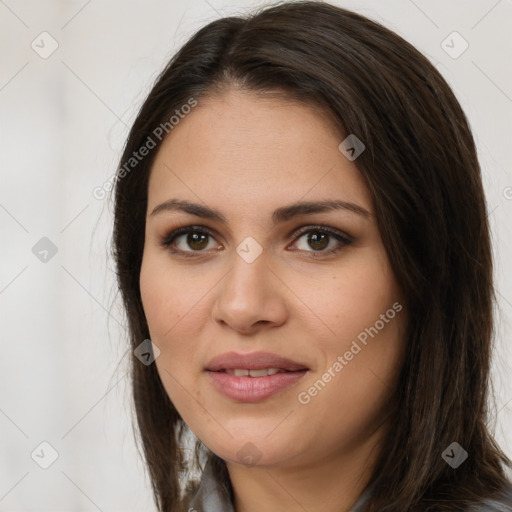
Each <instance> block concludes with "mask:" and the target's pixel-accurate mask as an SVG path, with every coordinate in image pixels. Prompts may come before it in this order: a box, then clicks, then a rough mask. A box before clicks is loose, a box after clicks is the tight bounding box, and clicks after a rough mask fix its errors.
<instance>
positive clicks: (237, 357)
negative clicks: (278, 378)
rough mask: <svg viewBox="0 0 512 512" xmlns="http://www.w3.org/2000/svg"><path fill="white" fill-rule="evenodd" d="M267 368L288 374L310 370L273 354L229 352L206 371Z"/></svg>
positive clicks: (213, 362) (213, 360) (216, 359)
mask: <svg viewBox="0 0 512 512" xmlns="http://www.w3.org/2000/svg"><path fill="white" fill-rule="evenodd" d="M266 368H276V369H278V370H283V371H288V372H295V371H299V370H308V368H307V367H306V366H305V365H303V364H301V363H298V362H296V361H292V360H291V359H287V358H284V357H281V356H277V355H275V354H271V353H270V352H252V353H250V354H238V353H236V352H227V353H226V354H221V355H220V356H217V357H214V358H213V359H212V360H211V361H210V362H209V363H208V364H207V365H206V370H207V371H210V372H219V371H226V370H237V369H245V370H263V369H266Z"/></svg>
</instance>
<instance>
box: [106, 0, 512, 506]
mask: <svg viewBox="0 0 512 512" xmlns="http://www.w3.org/2000/svg"><path fill="white" fill-rule="evenodd" d="M113 242H114V256H115V259H116V264H117V272H118V280H119V286H120V290H121V292H122V297H123V301H124V305H125V308H126V311H127V317H128V322H129V328H130V338H131V345H132V349H133V351H134V357H133V361H132V371H133V392H134V404H135V413H136V417H137V422H138V428H139V430H140V434H141V439H142V446H143V450H144V455H145V459H146V462H147V465H148V468H149V472H150V475H151V481H152V485H153V490H154V494H155V501H156V503H157V506H158V509H159V510H160V511H173V512H174V511H183V510H188V511H189V512H190V511H194V510H198V511H200V510H205V511H229V510H232V511H233V510H236V511H237V512H241V511H244V512H251V511H253V510H265V511H277V510H287V511H295V510H308V511H317V510H322V511H326V510H328V511H333V512H334V511H349V510H352V511H353V512H354V511H356V510H357V511H361V512H362V511H363V510H364V511H371V512H376V511H385V512H391V511H396V512H403V511H416V510H417V511H427V510H428V511H434V510H435V511H453V510H473V511H475V510H480V511H483V510H493V511H498V510H512V506H511V504H512V492H511V490H510V482H509V481H508V480H507V478H506V475H505V472H504V466H509V467H510V460H509V459H508V458H507V457H506V456H505V454H504V453H503V452H502V451H501V450H500V448H499V447H498V446H497V444H496V442H495V441H494V439H493V437H492V436H491V434H490V433H489V431H488V429H487V427H486V419H487V418H486V412H487V399H488V383H489V382H488V380H489V365H490V356H491V352H490V347H491V339H492V328H493V327H492V326H493V324H492V304H493V302H492V301H493V298H494V296H493V287H492V261H491V249H490V244H489V230H488V224H487V213H486V205H485V199H484V194H483V190H482V183H481V177H480V169H479V164H478V161H477V157H476V151H475V146H474V141H473V138H472V135H471V132H470V129H469V127H468V123H467V120H466V118H465V115H464V113H463V112H462V110H461V107H460V105H459V103H458V102H457V100H456V99H455V97H454V95H453V93H452V91H451V90H450V88H449V87H448V85H447V84H446V82H445V81H444V80H443V78H442V77H441V76H440V75H439V73H438V72H437V71H436V69H435V68H434V67H433V66H432V65H431V64H430V63H429V62H428V61H427V60H426V59H425V58H424V57H423V56H422V55H421V54H420V53H419V52H418V51H417V50H415V49H414V48H413V47H412V46H411V45H410V44H408V43H407V42H406V41H404V40H403V39H402V38H400V37H399V36H397V35H396V34H394V33H393V32H391V31H389V30H388V29H386V28H384V27H382V26H380V25H379V24H377V23H375V22H373V21H370V20H368V19H366V18H364V17H362V16H360V15H357V14H355V13H353V12H350V11H347V10H344V9H340V8H337V7H335V6H332V5H329V4H326V3H320V2H293V3H285V4H283V5H276V6H273V7H268V8H266V9H264V10H261V11H260V12H258V13H255V14H254V15H252V16H248V17H246V18H241V17H240V18H238V17H231V18H224V19H220V20H217V21H214V22H212V23H210V24H209V25H207V26H206V27H204V28H203V29H201V30H200V31H199V32H198V33H197V34H195V35H194V36H193V37H192V38H191V39H190V40H189V41H188V42H187V43H186V44H185V45H184V46H183V48H182V49H181V50H180V51H179V52H178V53H177V54H176V55H175V56H174V57H173V59H172V60H171V61H170V62H169V64H168V65H167V67H166V68H165V70H164V71H163V72H162V74H161V75H160V77H159V78H158V80H157V82H156V84H155V86H154V87H153V89H152V90H151V92H150V94H149V96H148V98H147V100H146V101H145V103H144V105H143V106H142V108H141V110H140V112H139V115H138V117H137V119H136V120H135V123H134V125H133V128H132V130H131V132H130V135H129V137H128V141H127V143H126V147H125V150H124V154H123V157H122V159H121V164H120V166H119V172H118V175H117V180H116V189H115V226H114V240H113ZM149 340H151V341H149ZM191 433H193V439H196V440H197V444H196V449H195V456H194V457H187V455H188V454H189V451H188V450H187V446H188V445H187V439H188V438H189V437H190V434H191ZM187 436H188V437H187ZM195 468H196V469H197V468H199V471H200V472H201V473H202V475H201V476H202V479H201V481H200V483H199V482H197V481H196V480H193V479H192V478H189V477H190V475H191V472H193V471H194V469H195Z"/></svg>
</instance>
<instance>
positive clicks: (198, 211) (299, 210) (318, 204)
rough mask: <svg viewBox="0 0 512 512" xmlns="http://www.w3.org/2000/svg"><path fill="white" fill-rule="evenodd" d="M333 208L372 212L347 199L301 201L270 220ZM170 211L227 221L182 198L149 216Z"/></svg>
mask: <svg viewBox="0 0 512 512" xmlns="http://www.w3.org/2000/svg"><path fill="white" fill-rule="evenodd" d="M335 210H345V211H349V212H352V213H356V214H358V215H361V216H363V217H364V218H366V219H369V218H370V217H371V216H372V214H371V213H370V212H369V211H368V210H366V209H365V208H363V207H362V206H359V205H358V204H355V203H350V202H347V201H338V200H336V201H334V200H324V201H302V202H298V203H294V204H290V205H288V206H282V207H280V208H277V209H276V210H274V212H273V213H272V222H273V224H274V225H276V224H279V223H281V222H285V221H287V220H289V219H291V218H293V217H298V216H299V215H312V214H314V213H324V212H330V211H335ZM170 211H182V212H185V213H189V214H191V215H195V216H197V217H202V218H205V219H211V220H217V221H220V222H223V223H225V224H226V223H227V221H226V217H225V216H224V215H223V214H222V213H221V212H220V211H219V210H216V209H214V208H210V207H209V206H204V205H201V204H198V203H192V202H190V201H186V200H184V199H169V200H167V201H164V202H163V203H161V204H159V205H157V206H155V208H154V209H153V211H152V212H151V214H150V216H155V215H157V214H159V213H162V212H170Z"/></svg>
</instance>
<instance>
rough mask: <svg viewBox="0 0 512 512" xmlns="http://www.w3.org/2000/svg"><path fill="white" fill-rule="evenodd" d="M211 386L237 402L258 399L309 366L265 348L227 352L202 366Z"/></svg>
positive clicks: (292, 381) (280, 388) (292, 382)
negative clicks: (261, 350) (244, 352)
mask: <svg viewBox="0 0 512 512" xmlns="http://www.w3.org/2000/svg"><path fill="white" fill-rule="evenodd" d="M205 370H206V372H207V374H208V375H209V377H210V379H211V380H210V382H211V383H212V385H213V386H214V388H215V389H216V390H217V391H219V392H220V393H221V394H222V395H224V396H225V397H227V398H229V399H231V400H234V401H237V402H261V401H263V400H266V399H267V398H270V397H271V396H273V395H275V394H276V393H279V392H280V391H283V390H285V389H287V388H289V387H291V386H293V385H295V384H296V383H297V382H298V381H299V380H300V379H302V378H303V377H304V375H306V373H307V372H308V370H309V368H307V367H306V366H305V365H304V364H301V363H299V362H296V361H292V360H291V359H287V358H284V357H281V356H277V355H275V354H271V353H268V352H253V353H250V354H238V353H236V352H229V353H226V354H222V355H220V356H217V357H215V358H213V359H212V360H211V361H210V362H209V363H208V364H207V365H206V368H205Z"/></svg>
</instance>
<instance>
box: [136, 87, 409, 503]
mask: <svg viewBox="0 0 512 512" xmlns="http://www.w3.org/2000/svg"><path fill="white" fill-rule="evenodd" d="M343 139H344V136H342V134H341V133H339V131H338V130H337V129H336V127H335V126H334V125H333V124H331V122H330V121H329V120H328V117H327V116H325V115H322V114H321V112H320V111H319V110H318V109H316V108H314V107H313V106H311V105H304V104H301V103H297V102H293V101H287V100H284V99H279V98H276V97H273V98H263V97H262V96H261V95H256V94H255V93H250V92H246V91H240V90H236V89H229V90H227V91H225V92H224V93H222V94H220V95H216V96H211V97H208V98H206V99H201V101H200V102H199V104H198V106H197V107H195V108H194V109H192V111H191V112H190V114H188V115H187V116H186V117H185V118H184V119H182V120H181V121H180V123H179V124H178V125H177V126H175V127H174V129H173V130H172V132H171V133H170V135H169V136H168V137H167V138H166V140H165V141H164V143H163V145H162V146H161V148H160V150H159V152H158V154H157V157H156V159H155V162H154V164H153V168H152V171H151V176H150V181H149V187H148V210H147V219H146V234H145V248H144V254H143V261H142V268H141V274H140V287H141V294H142V301H143V306H144V311H145V314H146V318H147V320H148V325H149V329H150V334H151V339H152V341H153V343H155V344H156V345H157V346H158V347H159V349H160V351H161V352H160V355H159V357H158V358H157V359H156V361H155V364H156V366H157V369H158V372H159V375H160V377H161V379H162V382H163V384H164V387H165V389H166V391H167V393H168V395H169V397H170V399H171V400H172V402H173V403H174V405H175V406H176V408H177V410H178V411H179V413H180V414H181V416H182V417H183V419H184V420H185V422H186V423H187V424H188V426H189V427H190V429H191V430H192V431H193V432H194V433H195V434H196V435H197V436H198V437H199V438H200V439H201V441H202V442H203V443H204V444H205V445H206V446H208V447H209V448H210V449H211V450H212V451H213V452H214V453H216V454H217V455H218V456H220V457H222V458H223V459H224V460H225V461H226V463H227V466H228V470H229V473H230V478H231V481H232V484H233V488H234V491H235V508H236V510H237V512H241V511H243V512H253V511H261V510H265V511H269V512H273V511H281V510H288V511H292V512H294V511H299V510H300V511H303V510H304V509H306V510H308V511H309V512H316V511H320V510H321V511H322V512H326V511H333V512H334V511H337V512H340V511H348V510H350V508H351V507H352V506H353V505H354V503H355V502H356V501H357V499H358V497H359V496H360V494H361V493H362V492H363V491H364V489H365V487H366V485H367V483H368V480H369V478H370V475H371V471H372V468H373V465H374V463H375V460H376V457H377V456H378V453H379V451H380V449H381V446H382V443H383V440H384V439H385V436H386V434H387V432H388V422H387V416H386V415H387V414H388V413H389V412H390V406H389V400H390V397H392V395H393V393H394V392H395V383H396V379H397V376H398V372H399V370H400V367H401V364H402V362H403V353H404V336H403V332H404V328H403V326H404V325H405V322H406V316H405V315H406V313H405V308H404V309H403V310H402V311H401V312H399V313H397V314H396V316H395V318H394V319H393V320H391V321H389V322H387V323H385V326H384V328H382V329H381V330H380V331H379V332H378V335H376V336H374V337H373V338H371V337H369V338H368V343H367V345H366V346H362V349H361V350H360V351H359V352H358V353H357V354H356V355H354V357H353V359H352V360H350V361H346V362H347V364H346V365H344V366H343V369H342V370H341V371H339V372H337V373H336V372H335V376H334V377H331V379H330V382H328V383H327V384H326V385H325V387H323V388H322V389H321V391H319V392H318V393H317V394H316V396H313V397H311V400H310V401H309V402H308V403H307V404H303V403H300V402H299V400H298V394H299V393H300V392H303V391H307V390H308V388H310V387H311V386H312V385H313V384H314V383H315V382H316V381H318V379H320V378H321V377H322V375H323V374H324V372H326V370H327V369H328V368H330V367H331V368H332V366H333V364H334V363H335V362H336V361H337V360H338V359H337V358H338V356H340V355H341V356H343V355H344V354H345V352H346V351H347V350H349V348H350V346H351V343H352V341H353V340H355V339H357V336H358V334H360V333H361V332H362V331H364V329H365V328H369V327H370V326H374V325H375V323H376V321H377V320H379V318H381V317H380V315H382V314H385V313H386V311H387V310H389V309H390V308H392V305H393V304H394V303H395V302H397V301H398V302H399V303H400V304H403V302H402V300H401V294H400V289H399V286H398V284H397V282H396V280H395V278H394V275H393V273H392V271H391V268H390V265H389V261H388V258H387V255H386V252H385V249H384V246H383V244H382V240H381V237H380V234H379V230H378V227H377V224H376V220H375V216H374V214H373V205H372V200H371V196H370V194H369V191H368V189H367V187H366V185H365V183H364V181H363V179H362V177H361V175H360V173H359V171H358V170H357V168H356V166H355V163H354V162H350V161H349V160H348V159H347V158H345V156H344V155H343V154H342V153H341V152H340V151H339V149H338V145H339V144H340V142H341V141H342V140H343ZM171 198H176V199H186V200H189V201H192V202H195V203H199V204H202V205H207V206H209V207H212V208H215V209H218V210H220V211H221V212H222V214H223V215H224V216H225V217H226V219H227V223H226V224H224V223H222V222H220V221H217V220H209V219H204V218H200V217H197V216H195V215H192V214H189V213H184V212H180V211H166V212H161V213H159V214H156V215H151V212H152V211H153V209H154V208H155V206H157V205H159V204H160V203H162V202H164V201H167V200H169V199H171ZM326 199H329V200H344V201H349V202H351V203H355V204H357V205H359V206H360V207H362V208H364V209H366V210H367V211H368V212H369V216H367V217H365V216H363V215H359V214H357V213H354V212H352V211H348V210H342V209H339V210H335V211H330V212H323V213H315V214H310V215H301V216H299V217H294V218H291V219H288V220H287V221H285V222H283V223H280V224H278V225H276V226H274V225H273V224H272V217H271V216H272V212H273V211H274V209H276V208H279V207H282V206H286V205H289V204H291V203H294V202H297V201H314V200H326ZM318 224H323V225H326V226H329V227H331V228H333V229H335V230H338V231H341V232H342V233H345V234H347V235H349V236H350V237H351V240H352V243H351V244H348V245H344V244H343V243H340V242H338V241H337V240H336V238H334V237H327V238H326V239H321V241H320V242H317V245H315V244H314V243H311V241H310V242H308V233H307V232H306V233H302V234H300V235H295V233H296V232H297V230H298V229H299V228H301V227H304V226H306V227H308V226H311V228H312V230H313V232H314V226H315V225H318ZM190 225H196V226H197V225H199V226H204V227H206V228H209V229H210V230H211V231H212V235H213V236H212V237H207V238H206V241H204V243H203V244H202V245H201V243H196V245H193V244H192V245H190V244H187V235H186V234H185V235H181V236H179V237H178V238H177V239H176V240H175V241H174V246H175V247H174V248H175V249H176V250H180V249H181V251H184V252H185V251H188V254H190V253H193V256H192V257H189V258H187V257H184V256H180V255H179V254H174V253H172V252H170V248H169V247H164V246H162V245H161V244H160V243H159V242H160V240H161V239H162V238H164V237H165V236H166V235H167V234H168V233H169V232H171V231H172V230H174V229H176V228H179V227H183V226H190ZM248 236H250V237H252V238H253V239H255V240H256V241H257V242H258V244H259V245H260V246H261V248H262V253H261V254H260V255H259V256H258V257H257V258H256V259H255V261H253V262H252V263H248V262H247V261H245V260H244V259H243V258H242V257H240V256H239V254H238V253H237V251H236V248H237V246H238V245H239V244H240V243H241V242H242V241H243V240H244V239H245V238H246V237H248ZM309 236H311V235H309ZM189 242H190V239H189ZM318 247H320V250H316V251H315V248H316V249H318ZM336 247H337V248H339V251H338V252H336V253H331V254H328V252H329V250H331V249H333V248H336ZM198 248H199V250H198ZM194 249H195V252H194ZM200 251H202V252H200ZM322 251H323V252H322ZM312 255H313V256H312ZM315 255H316V256H317V257H316V258H315V257H314V256H315ZM230 351H236V352H253V351H267V352H273V353H274V354H277V355H280V356H284V357H287V358H289V359H292V360H294V361H298V362H300V363H302V364H304V365H305V366H307V367H308V368H309V371H308V373H307V374H306V375H305V376H304V377H303V378H302V379H301V381H300V382H299V383H297V385H295V386H293V387H291V388H288V389H286V390H284V391H281V392H280V393H278V394H276V395H273V396H272V397H270V398H268V399H266V400H263V401H261V402H257V403H241V402H237V401H234V400H231V399H229V398H227V397H225V396H224V395H222V394H220V393H219V392H218V391H217V390H216V389H214V388H213V386H212V385H211V383H210V379H209V376H208V375H207V373H206V372H205V371H204V369H205V367H206V365H207V363H208V362H209V361H210V360H211V359H212V358H213V357H214V356H217V355H219V354H223V353H225V352H230ZM248 443H251V444H248ZM240 450H242V452H241V453H242V454H247V453H253V455H254V459H253V463H250V464H244V463H242V461H241V459H240ZM254 462H255V463H254Z"/></svg>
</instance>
